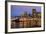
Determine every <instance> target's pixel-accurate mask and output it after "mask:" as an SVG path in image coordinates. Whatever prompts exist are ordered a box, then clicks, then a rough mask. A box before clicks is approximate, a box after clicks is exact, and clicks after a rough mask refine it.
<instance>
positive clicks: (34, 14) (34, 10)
mask: <svg viewBox="0 0 46 34" xmlns="http://www.w3.org/2000/svg"><path fill="white" fill-rule="evenodd" d="M32 16H33V17H36V9H32Z"/></svg>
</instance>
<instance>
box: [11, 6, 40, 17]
mask: <svg viewBox="0 0 46 34" xmlns="http://www.w3.org/2000/svg"><path fill="white" fill-rule="evenodd" d="M32 9H36V11H37V12H41V7H40V6H19V5H11V16H13V17H14V16H20V15H21V14H22V13H24V12H25V11H26V12H27V13H30V14H32Z"/></svg>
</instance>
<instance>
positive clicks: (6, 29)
mask: <svg viewBox="0 0 46 34" xmlns="http://www.w3.org/2000/svg"><path fill="white" fill-rule="evenodd" d="M8 2H19V3H34V4H43V5H44V24H43V25H44V29H43V30H36V31H20V32H8V27H7V25H8V20H7V19H8V15H7V14H8V12H7V6H8V5H7V3H8ZM41 31H45V3H44V2H27V1H5V33H24V32H41Z"/></svg>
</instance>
